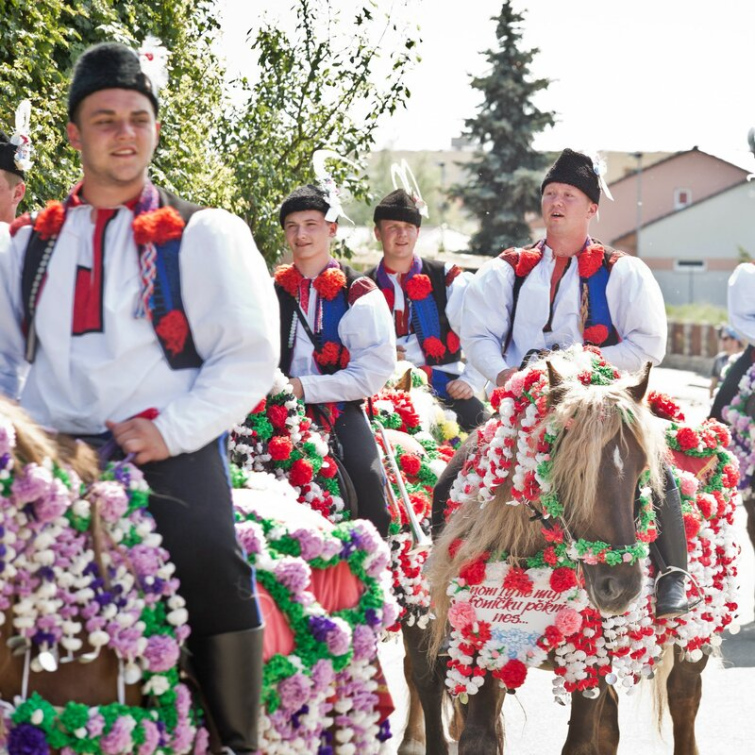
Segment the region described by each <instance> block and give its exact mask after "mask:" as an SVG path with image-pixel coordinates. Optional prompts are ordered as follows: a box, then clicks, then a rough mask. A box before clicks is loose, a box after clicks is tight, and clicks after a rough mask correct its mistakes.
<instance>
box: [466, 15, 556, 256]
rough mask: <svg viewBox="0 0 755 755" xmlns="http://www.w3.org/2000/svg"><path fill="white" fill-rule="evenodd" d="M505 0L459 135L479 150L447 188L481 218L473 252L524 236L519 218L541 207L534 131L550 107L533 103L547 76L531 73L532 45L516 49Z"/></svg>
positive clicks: (515, 18)
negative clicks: (470, 113) (477, 96)
mask: <svg viewBox="0 0 755 755" xmlns="http://www.w3.org/2000/svg"><path fill="white" fill-rule="evenodd" d="M511 6H512V3H511V1H510V0H506V1H505V2H504V3H503V7H502V8H501V13H500V15H499V17H498V25H497V28H496V37H497V39H498V48H497V49H495V50H488V51H487V53H486V57H487V60H488V62H489V63H490V71H489V72H488V73H487V74H486V75H485V76H480V77H475V78H473V79H472V86H473V87H474V88H475V89H479V90H480V91H481V92H482V93H483V95H484V101H483V103H482V105H481V106H480V108H479V111H478V113H477V115H476V116H475V117H474V118H470V119H468V120H467V121H466V133H465V135H466V136H467V137H469V138H471V139H473V140H474V141H475V142H476V143H477V144H478V145H479V150H478V152H477V154H476V156H475V159H474V160H472V161H471V162H469V163H467V164H466V165H465V166H464V167H465V169H466V170H467V171H469V181H468V182H467V183H466V184H463V185H462V184H457V185H456V186H453V187H452V188H451V195H452V196H454V197H458V198H460V199H461V200H462V201H463V202H464V204H465V207H466V209H467V210H468V211H469V212H470V213H472V214H473V215H475V216H476V217H477V218H478V219H479V221H480V229H479V231H478V232H477V233H476V234H475V235H474V236H473V237H472V240H471V242H470V247H471V248H470V251H471V252H473V253H474V254H497V253H499V252H500V251H502V250H503V249H506V248H507V247H510V246H515V245H522V244H524V243H525V242H527V240H528V239H529V233H530V230H529V226H528V225H527V224H526V223H525V221H524V217H525V214H526V213H528V212H538V211H539V208H540V182H541V181H542V177H543V172H544V169H545V168H546V167H547V162H548V161H547V157H546V156H545V155H543V154H541V153H539V152H536V151H535V150H534V149H533V148H532V141H533V138H534V136H535V134H538V133H539V132H541V131H543V129H545V128H546V127H548V126H552V125H553V123H554V113H551V112H543V111H541V110H538V109H537V108H536V107H535V106H534V105H533V103H532V99H533V97H534V95H535V94H537V92H539V91H541V90H543V89H545V88H546V87H547V86H548V84H549V83H550V82H549V80H548V79H534V80H533V79H532V78H531V76H530V64H531V63H532V60H533V58H534V56H535V55H536V54H537V52H538V50H537V49H532V50H522V49H521V42H522V35H521V33H520V25H521V23H522V20H523V16H522V15H521V14H520V13H517V12H515V11H514V9H513V8H512V7H511Z"/></svg>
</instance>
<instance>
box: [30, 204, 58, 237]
mask: <svg viewBox="0 0 755 755" xmlns="http://www.w3.org/2000/svg"><path fill="white" fill-rule="evenodd" d="M65 220H66V209H65V207H64V206H63V203H62V202H48V203H47V205H46V206H45V209H44V210H42V211H41V212H40V213H39V215H37V220H36V222H35V223H34V230H35V231H36V232H37V233H38V234H39V237H40V238H41V239H43V240H45V241H47V239H49V238H52V237H53V236H57V235H58V234H59V233H60V229H61V228H62V227H63V223H65Z"/></svg>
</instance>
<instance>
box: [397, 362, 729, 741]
mask: <svg viewBox="0 0 755 755" xmlns="http://www.w3.org/2000/svg"><path fill="white" fill-rule="evenodd" d="M559 359H560V361H559V362H558V365H557V364H556V359H555V358H552V359H549V361H548V362H545V363H543V362H542V361H541V362H538V363H536V364H535V365H534V366H532V367H530V368H528V369H527V370H526V371H524V372H520V373H517V374H516V375H515V376H514V377H513V378H512V379H511V380H509V382H508V383H507V384H506V386H505V387H504V388H503V389H499V390H498V391H497V392H496V394H494V396H493V403H494V407H495V408H496V410H497V416H494V417H493V418H491V420H489V421H488V422H487V423H485V424H484V425H483V426H482V427H481V428H479V429H478V431H477V432H476V433H473V434H472V435H471V436H470V438H469V439H468V441H467V446H466V447H463V448H462V449H460V451H459V453H460V454H462V455H463V457H464V458H465V459H466V463H465V464H464V468H463V471H462V473H461V474H460V475H459V478H458V479H457V480H456V482H455V483H454V486H453V488H452V493H451V500H450V502H449V508H450V518H449V519H448V522H447V524H446V527H445V529H444V531H443V533H442V534H441V536H440V537H439V539H438V540H437V542H436V543H435V544H434V546H433V550H432V555H431V558H430V561H429V564H428V574H427V576H428V580H429V583H430V590H431V597H432V601H433V612H434V614H435V616H436V621H435V622H434V624H433V626H432V629H431V631H430V632H428V633H427V634H426V636H425V638H424V643H425V646H424V648H420V650H415V652H414V656H413V659H412V660H413V662H415V663H416V665H417V667H418V668H421V669H422V672H423V673H419V674H418V676H417V681H418V687H419V694H420V697H421V699H422V702H423V708H424V712H425V718H426V736H427V751H428V752H432V753H434V754H435V755H442V753H447V752H448V749H447V742H446V740H445V736H444V733H443V722H442V717H441V702H442V694H443V693H442V690H443V686H444V685H445V686H446V687H447V688H448V689H449V691H450V692H451V693H452V694H453V695H455V696H456V697H457V698H458V699H460V701H461V702H467V705H466V709H467V710H466V716H465V726H464V730H463V732H462V734H461V737H460V739H459V753H460V755H471V754H472V753H474V755H487V754H488V753H490V754H491V755H492V754H493V753H496V754H497V753H500V752H502V750H503V730H502V726H501V720H500V713H501V709H502V704H503V701H504V698H505V695H506V693H507V692H508V693H515V691H516V689H517V688H518V687H519V686H521V684H523V683H524V681H525V679H526V676H527V671H528V669H529V668H531V667H538V666H540V665H542V664H543V663H545V662H546V661H548V660H549V661H550V663H551V665H552V667H553V668H554V670H555V672H556V677H555V682H554V692H555V695H556V698H557V700H560V701H562V702H565V701H566V699H567V698H568V696H569V695H570V696H571V705H572V715H571V719H570V723H569V729H568V733H567V737H566V742H565V744H564V748H563V753H564V755H598V753H601V755H604V754H605V753H616V752H617V747H618V738H619V731H618V716H617V711H618V708H617V706H618V696H617V694H616V691H615V688H614V685H616V684H619V685H620V686H622V687H631V686H634V685H635V684H636V683H638V682H639V680H641V679H649V678H651V677H654V676H655V683H656V685H660V684H662V683H663V681H665V688H666V692H667V701H668V709H669V711H670V713H671V717H672V720H673V723H674V736H675V749H674V753H675V755H693V753H696V752H697V750H696V745H695V737H694V719H695V715H696V712H697V708H698V705H699V702H700V699H701V689H702V686H701V680H700V674H701V673H702V670H703V668H704V667H705V665H706V662H707V658H708V653H711V652H715V648H716V647H717V646H718V645H720V633H721V632H722V631H723V629H724V628H725V627H726V626H727V625H728V624H729V623H730V622H731V621H732V620H733V617H734V613H735V611H736V603H735V599H734V595H735V590H736V587H735V584H734V576H735V574H736V567H735V559H736V555H737V550H738V549H737V546H736V544H735V543H734V541H733V536H732V530H733V527H732V522H733V502H732V494H733V486H734V485H735V484H736V469H735V465H734V464H732V459H731V456H730V454H728V452H727V451H726V450H725V446H726V444H727V443H728V434H727V432H726V430H725V428H723V426H721V425H719V424H718V423H715V422H712V423H711V422H708V423H704V425H703V426H702V427H701V428H700V429H699V430H697V431H695V430H693V429H691V428H689V427H680V426H679V425H678V424H674V423H672V424H671V425H669V426H667V427H664V426H662V425H661V423H660V422H659V420H657V419H655V418H654V417H653V416H652V415H651V412H650V410H649V408H648V406H647V405H646V404H645V403H644V402H643V398H644V397H645V394H646V391H647V385H648V378H649V368H650V365H647V367H646V369H645V370H644V371H643V372H642V373H641V374H640V376H639V377H637V378H634V379H631V378H630V379H621V380H619V379H617V378H618V373H616V372H615V371H614V370H613V368H611V367H610V366H609V365H607V364H606V363H605V361H604V360H603V359H602V358H601V357H600V356H598V355H595V354H593V353H591V352H588V351H585V352H582V351H581V349H574V350H570V351H569V352H566V353H565V354H564V355H562V357H560V358H559ZM669 447H670V448H671V449H673V450H674V451H675V453H676V454H677V455H678V456H681V457H683V459H684V460H685V461H688V462H690V463H689V464H688V465H687V466H688V468H689V469H693V470H694V469H697V470H698V472H700V470H701V469H702V468H703V467H705V470H704V472H700V476H701V479H698V478H696V477H695V475H694V474H693V473H692V472H690V471H689V469H687V470H685V471H683V470H682V469H680V468H679V467H678V466H677V467H676V469H675V475H676V476H677V478H678V479H679V481H680V483H681V488H682V497H683V507H684V509H685V515H684V516H685V527H686V529H687V536H688V549H689V550H690V572H691V574H692V576H693V577H694V581H693V580H690V586H689V587H688V590H689V593H690V595H691V596H692V597H694V596H695V595H696V593H697V592H700V593H701V595H700V597H701V598H702V602H701V603H700V605H699V606H698V607H697V608H695V609H693V611H691V612H690V613H689V614H688V615H686V616H684V617H680V618H678V619H675V620H660V621H656V620H655V619H654V616H653V612H652V609H653V601H654V598H653V587H652V577H653V568H652V565H651V564H650V562H649V560H648V558H647V556H648V548H647V543H648V542H650V541H652V540H653V539H654V538H655V536H656V534H657V533H656V531H655V516H654V512H653V505H652V494H653V493H655V494H656V495H658V494H660V493H661V490H662V482H661V480H662V469H663V465H664V463H665V462H666V460H667V453H668V451H667V449H668V448H669ZM701 460H702V461H704V462H705V464H702V463H700V464H698V462H700V461H701ZM453 465H454V462H453V461H452V462H451V466H453ZM638 488H639V490H640V495H639V497H638V495H637V491H638ZM449 628H450V638H449ZM444 641H448V642H449V648H448V654H449V655H450V660H447V662H446V663H445V664H444V663H443V661H444V658H443V656H441V655H439V652H440V649H441V646H442V644H443V643H444ZM670 646H673V653H672V654H669V655H667V657H668V658H669V660H667V661H666V662H664V663H661V662H660V660H659V658H660V656H661V654H662V651H663V650H664V648H665V649H666V651H667V653H668V650H669V649H670ZM422 649H424V650H426V651H429V652H426V653H423V652H421V650H422ZM672 656H673V662H672V660H671V657H672ZM444 665H446V666H447V667H448V671H447V672H444V668H443V666H444ZM662 698H663V696H662V695H661V696H660V697H659V699H662Z"/></svg>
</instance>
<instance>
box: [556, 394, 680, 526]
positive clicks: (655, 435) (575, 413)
mask: <svg viewBox="0 0 755 755" xmlns="http://www.w3.org/2000/svg"><path fill="white" fill-rule="evenodd" d="M549 419H550V420H551V421H552V422H553V423H554V424H555V426H556V428H557V429H558V431H559V437H558V440H557V441H556V444H555V448H554V453H553V466H552V472H551V483H552V485H553V487H554V489H555V490H556V491H557V494H558V496H559V499H560V501H561V502H562V503H563V504H564V505H566V507H567V511H566V512H565V514H566V519H567V521H574V520H575V519H576V518H579V519H583V518H584V519H589V518H590V515H591V511H592V507H593V504H594V501H595V492H596V489H597V483H598V475H599V473H600V469H601V465H602V463H603V462H604V453H605V449H606V448H607V446H608V444H609V443H610V441H611V440H612V439H613V438H617V440H618V443H619V447H620V448H626V438H627V434H629V435H631V436H632V437H633V438H634V439H635V440H636V442H637V443H638V445H639V446H640V448H641V450H642V452H643V453H644V454H645V458H646V462H647V466H648V469H649V471H650V480H651V486H652V487H653V488H654V489H655V490H660V489H661V487H662V479H663V477H662V463H663V459H664V456H665V454H666V445H665V441H664V438H663V431H662V427H661V425H660V423H659V422H658V420H656V419H655V418H654V417H653V416H652V414H651V413H650V411H649V410H648V409H647V407H645V406H644V405H643V404H638V403H637V402H636V401H634V399H633V398H632V397H631V396H630V394H629V392H628V390H627V384H626V383H624V382H620V383H614V384H612V385H609V386H582V385H579V384H576V385H575V384H572V386H571V387H570V389H569V390H568V391H567V392H566V393H565V394H564V395H563V396H562V398H561V400H560V401H559V403H558V404H557V405H556V406H555V407H553V409H552V410H551V415H550V417H549Z"/></svg>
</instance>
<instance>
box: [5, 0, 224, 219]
mask: <svg viewBox="0 0 755 755" xmlns="http://www.w3.org/2000/svg"><path fill="white" fill-rule="evenodd" d="M0 17H1V18H2V19H3V23H2V26H0V126H3V127H4V129H5V130H6V131H8V132H9V133H10V132H11V131H12V129H13V114H14V112H15V109H16V107H17V105H18V103H19V102H20V101H21V100H23V99H29V100H31V103H32V120H31V127H32V133H31V137H32V144H33V147H34V153H33V156H32V157H33V159H34V166H33V168H32V170H31V171H30V173H29V176H28V191H27V198H26V200H25V206H26V207H27V208H33V207H37V206H39V205H41V204H43V203H44V201H45V200H48V199H53V198H60V197H61V196H63V195H64V194H65V193H66V192H67V191H68V190H69V189H70V187H71V185H72V183H73V182H74V181H75V180H76V178H77V177H78V175H79V167H78V159H77V156H76V154H75V152H74V151H73V150H72V149H71V148H70V147H68V145H67V141H66V137H65V124H66V121H67V111H66V100H67V94H68V86H69V83H70V77H71V72H72V70H73V64H74V63H75V61H76V59H77V58H78V56H79V55H80V54H81V53H82V52H83V51H84V50H85V49H86V48H87V47H89V46H90V45H92V44H96V43H98V42H105V41H116V42H122V43H124V44H127V45H130V46H133V47H135V48H136V47H138V46H139V44H140V43H141V42H142V41H143V40H144V39H145V38H146V37H147V36H148V35H149V34H153V35H155V36H156V37H158V38H159V39H161V40H162V41H163V43H164V44H165V46H166V47H167V48H168V49H169V50H171V57H170V62H169V70H170V83H169V85H168V87H167V88H166V89H165V90H164V91H163V92H161V93H160V99H161V111H160V120H161V121H162V132H161V144H160V147H159V148H158V152H157V155H156V158H155V162H154V165H153V171H152V173H153V176H154V178H155V180H156V182H158V183H160V184H161V185H163V186H166V187H167V188H169V189H173V190H175V191H177V192H179V193H180V194H182V195H183V196H185V197H186V198H188V199H193V200H195V201H201V202H205V203H208V204H210V203H212V204H221V203H223V202H224V201H226V202H227V201H228V200H229V199H230V192H229V188H228V187H229V181H228V180H227V179H228V178H229V177H230V174H229V173H228V170H227V168H225V167H224V166H223V163H222V162H221V161H220V160H219V159H218V158H217V156H215V155H214V153H212V152H211V151H210V150H209V144H208V136H207V128H208V124H210V123H212V122H213V121H214V119H215V118H216V117H217V114H218V113H219V109H220V103H221V95H222V81H223V71H222V70H221V68H220V67H219V65H218V63H217V60H216V57H215V55H214V53H213V51H212V49H211V43H212V40H213V39H214V37H215V35H216V33H217V30H218V25H217V22H216V21H215V20H214V13H213V3H212V2H210V0H163V1H162V2H160V3H136V2H124V1H117V0H116V1H113V0H37V1H36V2H33V3H32V2H28V0H0ZM197 92H201V97H198V96H197ZM224 175H225V178H226V180H225V181H223V180H219V179H220V178H221V177H223V176H224Z"/></svg>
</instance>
